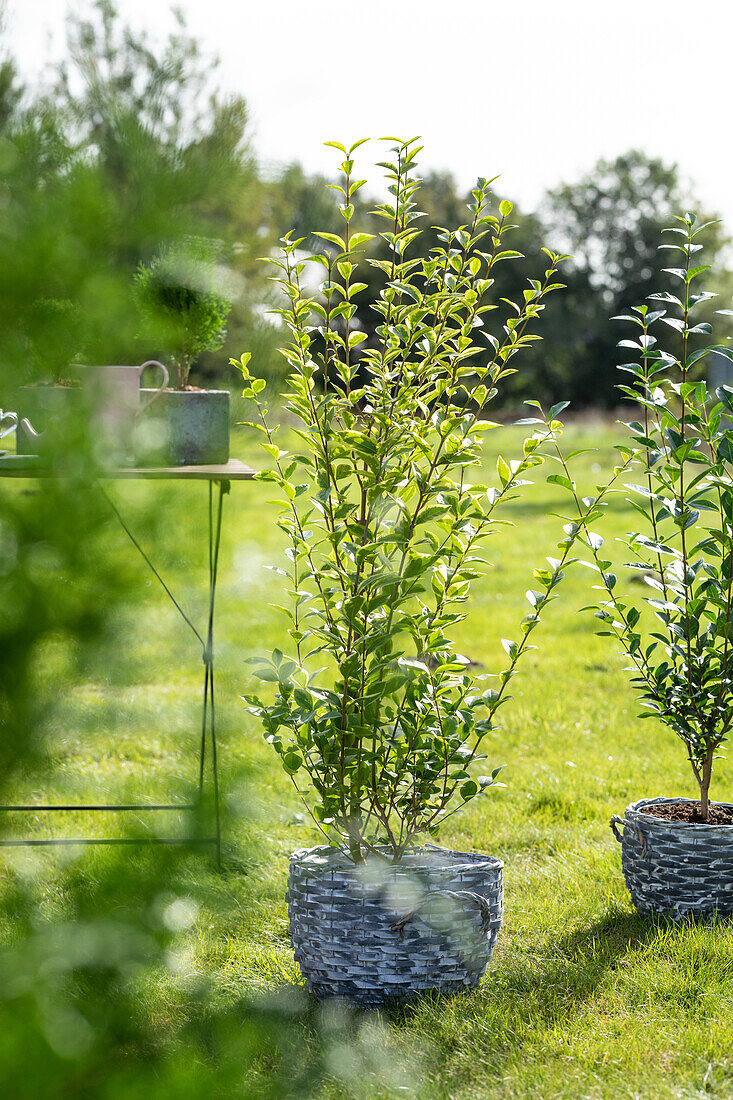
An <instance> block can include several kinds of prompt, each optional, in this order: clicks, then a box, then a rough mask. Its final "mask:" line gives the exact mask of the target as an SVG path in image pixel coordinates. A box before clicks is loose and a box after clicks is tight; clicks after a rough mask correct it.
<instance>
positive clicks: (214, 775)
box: [0, 458, 255, 863]
mask: <svg viewBox="0 0 733 1100" xmlns="http://www.w3.org/2000/svg"><path fill="white" fill-rule="evenodd" d="M50 476H57V475H55V474H52V473H50V472H49V471H48V470H44V468H43V466H41V465H37V464H34V463H33V461H32V460H31V459H30V458H29V460H28V463H27V464H26V463H15V464H8V465H5V466H3V462H2V459H0V477H15V478H37V477H50ZM254 476H255V474H254V470H252V469H251V468H250V467H249V466H245V465H244V463H243V462H239V461H238V460H237V459H230V461H229V462H227V463H226V464H225V465H222V466H174V467H157V468H136V467H129V468H128V467H124V468H119V469H114V470H109V471H104V473H103V474H102V475H98V479H99V480H100V481H101V480H103V479H129V478H143V479H166V480H183V481H192V480H197V481H208V483H209V601H208V622H207V627H206V636H205V637H204V636H203V635H202V633H201V632H200V631H199V630H198V629H197V627H196V626H195V625H194V623H193V622H192V621H191V619H190V618H189V616H188V615H187V614H186V612H185V611H184V610H183V608H182V607H181V605H180V604H179V602H178V600H177V599H176V598H175V596H174V595H173V593H172V592H171V590H170V588H169V587H168V585H167V584H166V582H165V581H164V579H163V577H162V576H161V575H160V573H159V572H158V570H157V569H156V568H155V566H154V564H153V562H152V561H151V559H150V557H149V555H148V554H147V553H146V551H145V550H144V549H143V547H142V546H141V545H140V543H139V541H138V540H137V539H136V537H135V535H134V534H133V533H132V531H131V530H130V528H129V527H128V525H127V524H126V523H125V521H124V519H123V518H122V516H121V514H120V512H119V510H118V508H117V506H116V505H115V504H114V502H113V501H112V499H111V498H110V497H109V496H108V494H107V493H106V491H105V490H104V488H103V487H102V486H101V485H100V489H101V491H102V493H103V494H104V497H105V499H106V500H107V502H108V504H109V506H110V508H111V510H112V512H113V513H114V515H115V516H116V518H117V520H118V521H119V523H120V525H121V527H122V529H123V530H124V532H125V534H126V535H127V537H128V538H129V539H130V541H131V542H132V544H133V546H134V547H135V549H136V550H137V551H138V553H139V554H140V555H141V557H142V558H143V560H144V561H145V563H146V564H147V565H148V567H149V568H150V569H151V571H152V572H153V574H154V575H155V577H156V578H157V579H158V581H159V582H160V584H161V585H162V587H163V589H164V590H165V592H166V594H167V596H168V597H169V599H170V600H171V602H172V603H173V605H174V606H175V608H176V609H177V611H178V612H179V614H180V615H181V616H182V618H183V619H184V621H185V622H186V623H187V625H188V626H189V627H190V629H191V630H192V632H193V633H194V635H195V636H196V638H197V639H198V641H199V643H200V645H201V648H202V656H203V662H204V699H203V710H202V717H201V743H200V749H199V773H198V797H197V800H196V801H195V802H185V803H176V802H166V803H157V802H139V803H137V802H133V803H110V804H94V805H89V804H69V805H48V804H42V803H31V804H28V805H7V806H3V805H0V812H23V813H34V812H37V811H44V812H48V813H61V812H69V811H84V812H87V811H88V812H97V813H100V812H102V813H110V812H119V811H125V810H130V811H145V812H147V811H154V810H167V811H184V810H189V811H191V810H198V809H199V808H200V807H201V804H202V799H203V797H204V772H205V763H206V742H207V738H208V740H209V741H210V743H211V779H212V797H213V811H214V835H213V836H203V837H194V836H183V837H162V836H154V837H44V838H36V837H25V838H14V837H13V838H5V837H2V838H0V846H4V847H8V846H34V847H44V846H45V847H47V846H53V845H60V844H213V845H215V847H216V856H217V862H218V863H221V820H220V810H219V773H218V760H217V746H216V704H215V695H214V605H215V600H216V581H217V574H218V568H219V547H220V545H221V525H222V514H223V506H224V496H225V494H226V493H228V492H229V489H230V485H231V482H232V481H251V480H252V479H253V478H254ZM214 485H216V486H217V488H218V492H217V494H216V501H215V500H214Z"/></svg>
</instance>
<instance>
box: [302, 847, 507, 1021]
mask: <svg viewBox="0 0 733 1100" xmlns="http://www.w3.org/2000/svg"><path fill="white" fill-rule="evenodd" d="M502 868H503V863H502V862H501V860H499V859H492V858H491V857H489V856H482V855H476V854H472V853H471V854H466V853H463V852H452V851H448V850H447V849H444V848H434V847H425V848H417V849H414V850H413V851H412V852H410V853H406V854H405V855H404V856H403V858H402V860H401V861H400V862H399V863H398V864H393V863H389V862H387V861H386V860H384V861H382V860H381V859H378V860H374V859H373V860H370V861H368V863H367V864H366V865H365V867H359V868H357V867H355V866H354V864H353V863H351V862H350V861H349V860H348V859H347V858H346V857H345V856H344V855H342V854H341V853H340V852H338V851H336V850H334V849H332V848H328V847H318V848H309V849H301V850H300V851H297V852H294V853H293V855H292V856H291V858H290V876H289V880H288V913H289V917H290V940H291V943H292V945H293V950H294V953H295V958H296V960H297V961H298V963H299V964H300V969H301V971H302V973H303V976H304V977H305V979H306V984H307V986H308V989H309V990H310V991H311V992H312V993H314V994H315V995H316V997H318V998H325V997H347V998H349V999H351V1000H354V1001H357V1002H358V1003H360V1004H363V1005H378V1004H383V1003H384V1002H386V1001H393V1000H405V999H407V998H409V997H411V996H414V995H415V994H417V993H420V992H428V991H440V992H445V993H455V992H459V991H461V990H465V989H470V988H471V987H473V986H475V985H477V984H478V982H479V981H480V980H481V978H482V976H483V974H484V972H485V970H486V967H487V966H488V964H489V962H490V961H491V957H492V955H493V952H494V946H495V944H496V939H497V936H498V934H499V928H500V927H501V919H502V899H503V888H502Z"/></svg>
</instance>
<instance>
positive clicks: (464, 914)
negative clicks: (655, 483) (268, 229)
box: [235, 142, 572, 1004]
mask: <svg viewBox="0 0 733 1100" xmlns="http://www.w3.org/2000/svg"><path fill="white" fill-rule="evenodd" d="M357 144H359V143H357ZM336 147H337V148H338V149H339V150H340V152H341V153H342V154H343V157H344V161H343V164H342V166H341V167H342V171H343V180H342V182H341V183H340V184H339V185H338V186H337V191H339V193H340V195H341V196H342V207H341V209H342V214H343V217H344V222H345V224H344V230H343V234H342V235H340V234H331V233H329V234H318V235H319V236H322V237H323V238H324V239H325V241H326V246H325V247H324V250H323V251H322V252H320V253H317V254H316V255H312V256H309V257H308V260H309V261H310V262H312V263H313V264H316V265H319V268H320V271H321V276H322V280H323V281H322V286H321V290H320V293H317V294H312V293H311V294H309V293H307V292H306V291H305V290H304V284H305V281H306V280H305V279H304V265H305V263H306V258H305V257H304V255H303V253H302V252H301V251H300V246H301V244H302V242H301V241H293V240H290V239H289V238H285V241H284V251H283V256H282V260H280V261H277V264H278V268H279V271H280V282H281V284H282V286H283V289H284V291H285V295H286V298H287V304H286V306H285V307H284V308H283V310H282V311H281V315H282V317H283V319H284V321H285V323H286V325H287V327H288V329H289V331H290V342H289V345H288V347H287V348H286V349H285V351H284V354H285V356H286V358H287V360H288V362H289V364H290V366H291V368H292V373H291V375H290V377H289V379H288V382H289V391H288V398H287V406H286V408H287V411H288V413H289V414H291V415H292V416H293V417H294V418H295V420H296V421H297V422H298V425H299V427H298V430H297V435H298V437H299V439H300V441H301V443H302V446H301V448H300V449H299V453H295V454H292V455H291V454H288V453H287V452H286V451H284V450H282V449H280V448H279V447H278V445H277V443H276V442H275V432H274V429H273V428H272V427H271V426H270V423H269V419H268V414H267V409H266V407H265V406H264V405H263V404H262V401H261V398H260V396H259V395H260V394H261V393H262V390H263V388H264V382H262V381H261V380H253V379H251V378H250V376H249V370H248V366H247V360H246V357H243V360H242V363H241V364H239V365H240V368H241V370H242V373H243V376H244V378H245V381H246V388H245V390H244V395H245V397H247V398H249V399H251V400H253V401H254V402H255V403H256V404H257V407H258V412H259V419H258V422H257V426H258V427H259V429H260V430H261V431H262V432H263V433H264V435H265V439H264V440H263V443H262V445H263V447H264V449H265V452H266V453H267V454H268V456H270V458H271V461H272V463H273V466H272V468H270V469H268V470H266V471H265V472H264V473H262V474H261V475H260V476H261V477H263V478H266V479H268V480H271V481H273V482H275V483H276V484H277V486H278V487H279V489H280V490H281V493H282V497H283V501H284V511H283V513H282V516H281V519H280V526H281V529H282V530H283V531H284V532H285V533H286V536H287V540H288V543H289V549H288V551H287V554H288V558H289V561H290V568H289V571H288V574H287V575H288V577H289V588H290V595H291V609H290V611H288V612H287V614H288V623H289V636H290V642H291V647H292V650H291V653H290V654H289V655H286V654H284V653H283V652H281V651H279V650H276V651H275V652H274V653H273V654H272V657H271V658H269V659H266V660H265V659H258V661H257V664H258V669H257V672H258V674H259V676H260V677H261V679H262V680H264V681H266V682H267V681H269V682H271V683H272V685H273V686H274V690H275V697H274V701H269V702H268V701H262V700H261V699H260V698H259V697H257V696H253V695H250V696H247V697H246V699H247V702H248V705H249V707H250V709H251V711H252V712H253V713H254V714H255V715H257V717H258V718H259V719H260V720H261V722H262V724H263V726H264V733H265V737H266V739H267V741H268V742H269V743H270V744H271V745H272V747H273V748H274V750H275V751H276V752H277V753H278V754H279V756H280V759H281V762H282V765H283V767H284V769H285V771H286V772H287V773H288V774H289V775H290V776H291V777H292V779H293V782H294V783H295V785H296V787H297V788H298V790H299V791H302V793H303V796H304V799H305V804H306V806H307V809H308V811H309V813H310V814H311V815H312V818H313V820H314V822H315V823H316V825H317V827H318V829H319V830H320V832H321V834H322V836H323V839H324V844H323V845H322V846H319V847H316V848H311V849H307V850H301V851H298V852H295V853H294V854H293V856H292V857H291V862H290V879H289V887H288V898H289V915H290V934H291V940H292V944H293V947H294V951H295V957H296V959H297V960H298V962H299V963H300V967H301V971H302V972H303V974H304V976H305V977H306V980H307V984H308V987H309V988H310V989H311V990H312V991H313V992H314V993H315V994H316V995H318V996H319V997H325V996H329V995H340V996H347V997H351V998H354V999H355V1000H357V1001H359V1002H361V1003H364V1004H378V1003H380V1002H382V1001H385V1000H389V999H391V998H404V997H409V996H411V995H413V994H415V993H416V992H418V991H421V990H422V991H426V990H441V991H455V990H459V989H466V988H468V987H470V986H473V985H475V984H476V983H477V982H478V981H479V979H480V977H481V975H482V974H483V972H484V970H485V968H486V966H487V963H488V961H489V960H490V958H491V955H492V951H493V948H494V944H495V942H496V937H497V934H498V931H499V927H500V924H501V919H502V864H501V861H500V860H498V859H496V858H494V857H492V856H487V855H481V854H476V853H464V852H454V851H450V850H447V849H444V848H439V847H434V846H432V845H431V844H428V843H426V841H427V840H431V839H432V838H433V837H434V836H435V834H436V833H437V832H438V830H439V828H440V826H441V825H442V823H443V822H444V821H445V820H446V819H447V818H449V817H450V815H451V814H453V813H455V812H456V811H457V810H459V809H460V808H461V807H463V806H466V805H467V804H468V803H470V802H471V801H472V800H473V799H474V798H477V797H479V796H481V795H483V794H485V792H487V791H489V790H490V789H491V788H492V787H493V786H495V785H496V777H497V774H498V772H499V770H500V769H499V768H498V767H492V766H490V765H489V766H488V767H487V765H486V751H485V749H486V745H487V738H488V737H489V735H490V734H491V732H492V730H493V729H494V720H495V716H496V714H497V711H498V709H499V708H500V707H501V706H502V705H503V704H504V703H505V702H506V701H507V699H508V697H509V691H508V689H509V685H510V683H511V681H512V679H513V677H514V675H515V673H516V671H517V668H518V665H519V663H520V662H521V660H522V658H523V657H524V655H525V654H526V653H527V652H528V650H530V649H533V648H534V647H533V646H531V645H529V644H528V643H529V639H530V638H531V636H532V632H533V631H534V629H535V628H536V626H537V625H538V623H539V621H540V615H541V612H542V611H543V609H544V608H545V606H546V604H547V602H548V601H549V600H550V599H551V598H552V596H551V594H552V593H553V590H554V589H555V588H556V586H557V585H558V583H559V582H560V580H561V579H562V576H563V564H564V561H565V559H566V557H567V554H568V552H569V549H570V545H571V543H572V538H571V537H567V538H565V539H564V540H563V543H562V550H561V557H560V559H559V560H558V559H548V563H549V564H548V566H547V567H544V568H541V569H538V570H536V571H535V588H534V589H533V590H531V591H530V592H528V593H527V599H528V601H529V614H528V615H527V616H526V618H525V619H523V621H522V623H521V628H520V631H519V636H518V639H517V640H508V639H504V640H503V642H502V644H503V647H504V650H505V652H506V654H507V663H506V667H505V668H504V669H503V670H502V671H501V672H499V673H498V675H497V676H496V677H495V678H494V677H492V678H491V680H490V683H489V684H485V683H479V681H480V680H482V679H486V678H482V677H474V676H473V675H471V674H470V672H469V669H468V665H469V662H468V661H467V659H466V658H465V657H463V656H461V655H460V654H459V653H457V652H456V649H455V645H454V643H453V642H452V640H451V633H452V630H453V628H454V627H455V625H456V624H457V623H458V622H459V621H460V620H461V619H462V618H463V617H464V616H463V614H462V609H463V608H464V607H465V605H466V603H467V600H468V598H469V591H470V587H471V582H472V580H473V579H474V578H475V577H477V576H479V575H480V572H481V566H482V557H481V545H482V543H483V540H484V539H485V538H486V537H487V536H488V535H489V534H490V533H493V534H494V535H496V533H497V531H498V530H499V529H500V528H499V523H500V521H499V518H498V517H499V515H500V514H501V509H502V506H503V505H504V503H505V502H506V501H508V500H511V499H512V498H514V497H515V495H516V491H517V490H518V489H519V488H520V487H521V486H523V485H527V484H528V482H527V480H526V474H527V472H528V471H530V470H531V469H532V468H533V467H535V466H537V465H539V464H541V462H542V458H541V456H540V450H541V449H542V446H543V444H544V442H545V440H546V439H547V438H548V436H552V435H553V434H554V433H555V432H557V431H558V430H559V428H560V425H559V423H558V422H557V421H556V420H554V419H553V417H554V416H555V414H556V412H557V411H558V410H556V409H553V410H551V412H550V419H549V421H548V422H547V423H541V424H540V427H539V428H538V430H537V432H536V434H535V435H534V436H532V437H531V438H529V439H527V440H526V442H525V444H524V450H523V454H522V457H521V458H519V459H517V460H515V461H512V462H507V461H505V460H503V459H502V458H499V460H498V466H497V476H496V484H495V485H492V486H489V487H487V486H486V485H482V484H477V483H475V482H474V480H473V478H474V477H477V476H480V474H479V470H478V467H479V465H480V462H481V455H482V445H481V441H482V439H483V435H484V433H485V432H486V431H488V430H489V429H492V428H495V427H497V425H495V424H493V423H492V422H490V421H488V420H486V419H485V418H484V414H485V407H486V405H487V404H488V403H489V402H490V401H491V400H492V398H493V397H494V396H495V395H496V393H497V387H499V386H501V383H502V380H503V379H504V378H505V377H506V376H507V375H508V374H510V373H512V372H513V369H514V358H515V356H516V355H517V354H518V353H519V352H521V351H523V350H524V348H525V347H526V346H527V345H528V344H529V343H530V341H532V340H535V339H537V336H536V335H535V334H534V333H533V332H531V329H532V327H533V323H534V322H535V321H536V320H537V319H538V318H539V316H540V314H541V312H542V310H543V309H544V303H545V299H546V298H547V296H548V295H549V294H550V293H551V292H552V291H554V290H555V289H556V288H557V287H558V286H559V285H560V284H558V282H557V281H556V266H557V261H558V259H559V257H557V256H555V255H553V254H552V253H549V252H548V253H546V255H545V258H544V263H543V265H542V266H543V268H544V274H543V275H542V277H541V278H539V279H537V280H533V281H532V282H531V283H530V285H529V287H528V289H527V290H525V292H524V299H523V301H521V302H520V303H519V304H517V306H516V307H513V308H512V311H511V312H510V314H509V316H508V318H507V319H506V321H505V323H504V326H503V328H502V327H499V326H496V328H497V330H498V331H497V332H496V333H495V334H494V333H487V334H486V339H485V340H477V339H476V336H477V335H483V329H482V323H483V321H484V319H485V318H486V316H487V314H488V311H489V310H490V309H492V308H493V303H492V301H491V299H490V293H491V288H492V286H493V282H494V276H495V273H496V269H497V268H498V264H499V262H500V261H504V260H507V261H508V260H511V259H512V257H514V256H518V255H519V253H516V252H513V251H512V250H511V249H509V248H507V247H506V243H505V242H506V237H507V234H508V233H509V231H510V230H511V228H512V226H511V225H510V223H509V216H510V214H511V209H512V208H511V203H507V202H502V203H500V204H499V205H498V209H497V210H496V213H493V212H491V207H490V193H489V189H488V184H487V182H486V181H485V180H481V181H479V183H478V184H477V187H476V188H475V190H474V191H473V196H472V201H471V203H470V205H469V207H468V213H467V223H466V224H465V225H463V226H458V227H455V228H454V229H450V230H441V231H440V241H441V243H440V244H439V245H438V246H437V247H435V248H434V249H432V250H431V251H430V252H429V254H428V255H427V256H420V255H419V254H417V255H416V256H415V257H414V258H411V255H410V243H411V242H412V241H413V240H414V239H415V238H416V237H417V236H418V234H419V223H418V221H417V219H418V217H419V216H420V215H419V214H418V213H417V211H416V206H417V205H418V200H417V192H418V188H419V182H418V181H417V180H416V179H415V175H414V173H415V160H416V155H417V152H418V150H417V147H416V146H415V144H414V142H407V143H404V144H400V145H398V146H396V147H395V148H394V149H393V151H392V156H391V157H388V160H387V172H388V179H387V183H388V188H389V193H390V194H391V195H392V196H393V198H392V200H391V201H390V202H387V203H385V204H383V205H382V206H380V207H379V208H378V210H377V213H378V214H379V215H380V216H381V217H382V218H383V219H384V220H385V222H386V225H385V229H384V232H383V234H381V236H382V238H383V241H384V242H385V243H386V245H387V246H388V250H389V251H388V256H389V258H388V259H386V260H385V259H372V262H373V263H375V264H377V265H378V266H379V269H380V270H381V272H382V273H383V286H382V289H381V292H380V296H379V299H378V301H377V304H376V309H377V310H378V312H379V314H380V324H379V326H378V328H377V340H376V342H375V343H374V344H373V345H372V346H369V347H368V348H365V349H360V345H361V344H363V343H364V335H365V334H364V332H363V331H362V330H361V328H360V327H359V325H358V320H357V316H356V314H357V305H356V299H357V296H358V294H359V292H360V290H361V289H363V287H364V282H360V281H359V273H358V263H359V259H360V256H359V252H360V251H361V250H363V248H364V246H365V245H366V244H367V242H369V241H370V240H372V237H371V235H370V234H368V233H362V232H355V230H354V226H353V215H354V202H353V199H354V195H355V193H356V192H357V191H358V189H359V187H360V186H361V182H363V181H358V180H354V179H353V153H354V150H355V149H356V147H357V146H352V147H351V148H350V149H346V148H344V147H343V146H338V145H337V146H336ZM494 300H496V299H494ZM359 350H361V354H359ZM235 365H236V363H235ZM537 423H538V424H539V423H540V422H539V421H537ZM319 665H320V666H323V665H325V666H326V667H325V669H324V668H321V669H320V671H318V670H317V668H318V666H319ZM491 684H493V686H490V685H491ZM493 751H495V747H492V752H493ZM302 777H305V778H306V781H307V783H308V784H309V785H310V788H311V790H310V793H307V792H306V791H305V789H303V788H302V787H301V779H302Z"/></svg>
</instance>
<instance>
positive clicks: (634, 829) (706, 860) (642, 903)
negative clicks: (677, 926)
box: [611, 798, 733, 920]
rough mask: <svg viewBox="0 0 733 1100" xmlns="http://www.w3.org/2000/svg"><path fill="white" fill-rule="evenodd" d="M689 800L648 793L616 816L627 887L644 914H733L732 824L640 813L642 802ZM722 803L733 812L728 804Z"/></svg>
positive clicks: (614, 825)
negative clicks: (697, 821) (683, 819)
mask: <svg viewBox="0 0 733 1100" xmlns="http://www.w3.org/2000/svg"><path fill="white" fill-rule="evenodd" d="M690 801H691V799H689V798H645V799H641V800H640V801H639V802H632V803H631V805H630V806H627V807H626V814H625V816H624V817H618V816H617V815H614V816H613V817H612V818H611V828H612V829H613V832H614V835H615V837H616V839H617V840H618V841H619V842H620V844H621V866H622V868H623V872H624V878H625V879H626V886H627V888H628V891H629V893H630V894H631V900H632V901H633V903H634V905H635V906H636V908H637V909H638V910H639V912H640V913H658V914H664V915H666V916H671V917H673V918H675V919H677V920H683V919H684V918H686V917H712V916H714V915H715V914H716V913H718V914H721V915H723V914H727V913H733V825H697V824H695V823H693V822H686V821H676V822H675V821H665V820H664V819H663V818H660V817H653V816H651V815H650V814H645V813H641V812H640V811H641V808H642V807H643V806H655V805H660V804H662V803H670V802H690ZM718 805H720V806H723V807H724V808H725V809H726V810H731V811H733V806H730V805H728V804H727V803H718ZM619 825H623V833H620V832H619V829H618V826H619Z"/></svg>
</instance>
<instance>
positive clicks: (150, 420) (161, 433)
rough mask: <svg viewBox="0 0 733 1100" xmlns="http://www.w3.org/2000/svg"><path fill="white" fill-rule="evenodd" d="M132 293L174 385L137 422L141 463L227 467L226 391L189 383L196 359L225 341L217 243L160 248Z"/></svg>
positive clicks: (225, 303) (224, 291) (194, 241)
mask: <svg viewBox="0 0 733 1100" xmlns="http://www.w3.org/2000/svg"><path fill="white" fill-rule="evenodd" d="M134 294H135V299H136V301H137V303H138V306H139V308H140V310H141V313H142V314H143V316H144V318H145V320H146V322H147V323H148V325H149V326H150V333H151V338H152V339H155V340H157V342H158V344H159V345H160V346H161V347H162V348H163V349H164V352H165V358H166V360H167V362H168V364H169V366H170V367H171V374H172V376H173V380H174V386H173V388H172V389H168V390H166V391H165V392H164V393H163V394H162V396H161V399H160V401H159V402H157V403H156V405H155V408H154V409H151V411H150V413H149V414H147V415H146V416H144V417H143V418H142V420H141V426H140V431H139V432H138V440H137V448H136V449H137V454H138V458H139V460H140V461H141V462H149V463H154V464H160V465H165V466H168V465H170V466H180V465H192V466H203V465H209V464H221V463H225V462H227V461H228V459H229V391H228V390H205V389H200V388H199V387H198V386H194V385H191V382H190V374H191V368H192V366H193V365H194V363H195V361H196V358H197V357H198V356H199V355H201V353H202V352H204V351H215V350H217V349H218V348H220V347H221V346H222V344H223V343H224V338H225V336H226V330H225V324H226V320H227V317H228V316H229V311H230V310H231V305H232V301H231V294H230V291H229V289H228V286H227V282H226V279H225V277H224V276H223V274H222V265H221V264H220V263H219V262H218V255H217V249H216V246H215V242H211V241H206V240H203V239H201V238H192V237H188V238H184V239H183V240H182V241H180V242H178V243H176V244H175V245H171V246H169V247H166V248H164V249H163V250H161V251H160V252H158V254H157V255H156V256H155V257H154V258H153V259H152V260H151V262H150V263H148V264H141V265H140V267H139V268H138V270H137V272H136V274H135V277H134ZM142 393H143V398H145V396H146V391H144V390H143V391H142Z"/></svg>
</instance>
